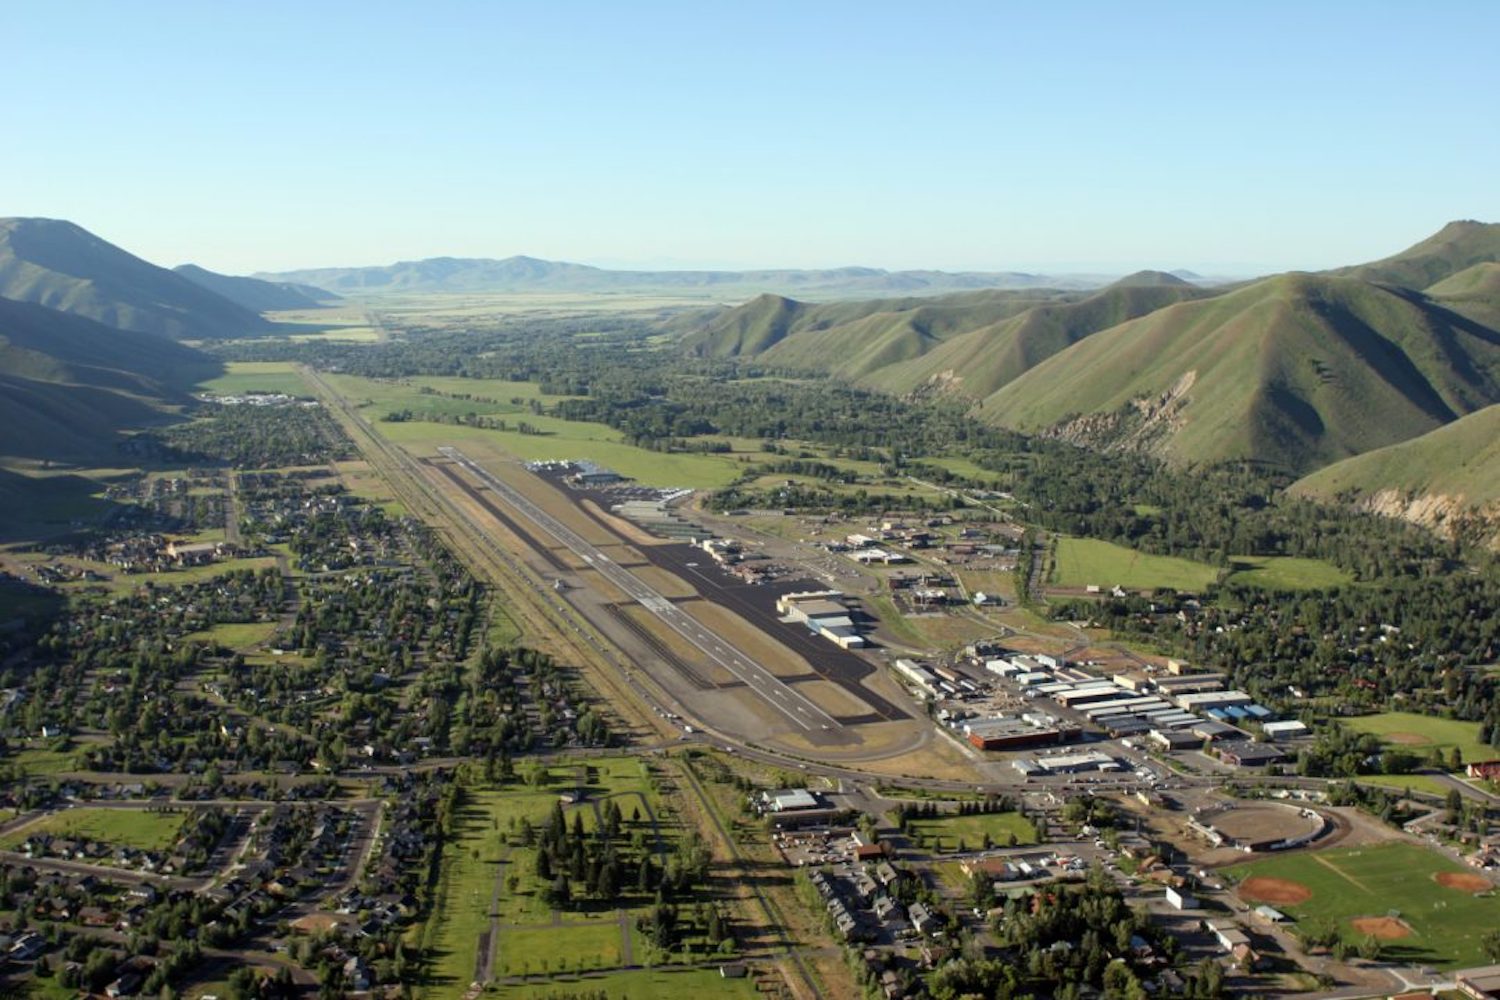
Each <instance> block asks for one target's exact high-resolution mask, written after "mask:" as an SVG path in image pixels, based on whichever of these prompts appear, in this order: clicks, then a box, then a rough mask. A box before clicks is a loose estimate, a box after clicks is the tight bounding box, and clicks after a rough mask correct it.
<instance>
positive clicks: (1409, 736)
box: [1381, 733, 1432, 747]
mask: <svg viewBox="0 0 1500 1000" xmlns="http://www.w3.org/2000/svg"><path fill="white" fill-rule="evenodd" d="M1381 738H1382V739H1384V740H1385V741H1386V742H1387V743H1400V744H1402V745H1403V746H1409V747H1419V746H1424V745H1426V744H1428V743H1431V742H1432V741H1431V740H1430V739H1428V738H1427V737H1425V736H1423V735H1422V734H1421V733H1386V734H1385V735H1384V736H1383V737H1381Z"/></svg>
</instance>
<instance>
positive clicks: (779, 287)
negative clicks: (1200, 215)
mask: <svg viewBox="0 0 1500 1000" xmlns="http://www.w3.org/2000/svg"><path fill="white" fill-rule="evenodd" d="M255 277H257V278H260V279H263V280H266V281H274V282H293V283H297V284H303V285H313V286H316V287H318V288H325V289H328V290H330V291H334V292H340V293H344V294H356V293H357V294H372V293H382V292H406V293H430V292H578V293H582V292H626V291H629V292H652V291H659V292H668V291H670V292H677V293H683V292H695V291H701V292H703V293H705V294H709V293H711V294H713V295H715V296H721V297H743V296H748V295H754V294H756V293H757V292H777V293H788V294H793V293H794V294H798V295H805V296H808V297H810V298H851V297H856V296H871V295H891V294H913V295H926V294H932V293H935V292H946V291H962V290H976V289H983V288H1093V287H1097V286H1098V285H1101V284H1103V283H1104V282H1105V281H1107V280H1108V279H1099V278H1096V277H1092V276H1086V275H1085V276H1079V275H1040V274H1026V273H1023V272H1019V271H1003V272H994V273H989V272H977V271H961V272H949V271H885V270H881V269H879V268H872V267H840V268H830V269H824V270H791V269H788V270H761V271H625V270H621V271H616V270H608V269H605V268H600V267H590V266H588V265H586V264H570V263H567V262H563V261H550V260H539V259H537V258H535V257H507V258H505V259H503V260H490V259H485V258H463V257H433V258H429V259H427V260H415V261H402V262H400V263H396V264H390V265H388V266H384V267H325V268H313V269H310V270H303V271H282V272H278V273H261V274H257V275H255Z"/></svg>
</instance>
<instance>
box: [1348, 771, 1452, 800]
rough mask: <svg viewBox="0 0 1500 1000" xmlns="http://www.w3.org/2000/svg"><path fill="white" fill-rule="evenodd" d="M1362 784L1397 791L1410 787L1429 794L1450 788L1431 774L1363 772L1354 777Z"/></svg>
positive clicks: (1415, 790)
mask: <svg viewBox="0 0 1500 1000" xmlns="http://www.w3.org/2000/svg"><path fill="white" fill-rule="evenodd" d="M1356 780H1357V781H1358V782H1359V783H1360V784H1362V785H1376V786H1378V787H1380V788H1394V789H1396V790H1397V791H1404V790H1406V789H1410V790H1411V791H1413V792H1426V793H1427V794H1429V795H1447V794H1448V791H1449V789H1450V788H1452V787H1453V786H1451V785H1449V784H1448V783H1447V782H1446V781H1443V780H1442V779H1440V778H1438V777H1436V776H1434V775H1431V774H1364V775H1360V777H1359V778H1357V779H1356Z"/></svg>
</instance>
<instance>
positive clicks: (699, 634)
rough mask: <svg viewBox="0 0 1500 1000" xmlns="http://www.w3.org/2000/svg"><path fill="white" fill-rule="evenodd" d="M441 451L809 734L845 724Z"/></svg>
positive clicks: (454, 454) (462, 458)
mask: <svg viewBox="0 0 1500 1000" xmlns="http://www.w3.org/2000/svg"><path fill="white" fill-rule="evenodd" d="M438 451H439V452H440V453H441V454H442V455H444V456H445V457H447V458H449V459H451V460H452V461H454V462H457V463H458V464H459V465H461V466H463V468H464V469H466V470H467V471H468V472H469V473H470V474H471V475H473V476H474V477H475V478H476V479H478V480H479V481H480V482H482V483H483V484H484V485H485V486H486V487H488V488H489V489H490V490H491V491H493V492H494V494H495V495H496V496H497V497H499V498H500V499H502V500H504V501H505V502H506V503H507V504H509V505H510V506H511V507H513V508H514V509H515V510H517V511H519V512H520V513H521V514H522V515H524V516H525V517H526V518H527V519H528V520H530V521H531V522H532V523H534V524H535V525H537V527H539V528H541V529H542V530H543V531H545V532H547V534H549V535H551V536H552V537H553V538H555V539H557V540H558V541H559V542H561V543H562V544H563V545H565V546H566V547H567V548H568V549H569V550H570V551H572V552H573V554H574V555H576V556H578V558H580V559H582V560H583V561H584V562H586V563H588V564H589V565H590V566H591V567H593V569H594V570H595V571H597V572H598V573H599V575H601V576H603V577H604V578H605V579H606V580H608V581H609V582H610V583H611V584H613V585H614V586H616V587H618V588H619V589H620V590H621V591H622V592H624V593H625V594H626V595H628V596H629V597H630V598H631V599H632V600H634V601H635V602H636V603H638V604H640V605H641V606H642V607H644V608H645V609H646V610H648V611H650V612H651V613H652V614H654V615H655V616H656V617H657V618H659V619H660V620H661V621H662V622H663V623H664V624H666V625H667V626H668V627H669V628H671V629H672V630H673V631H674V632H676V633H677V634H678V635H680V636H682V637H683V638H684V639H686V640H687V641H688V642H690V643H691V644H692V645H693V646H695V647H697V648H698V650H699V651H701V652H702V653H703V654H704V655H705V656H707V657H708V658H709V659H710V660H712V661H713V662H714V663H717V664H718V665H719V666H721V667H723V668H724V669H725V670H727V671H729V673H731V674H733V675H734V676H735V677H737V678H738V679H739V680H741V681H743V682H744V683H745V684H747V685H749V686H750V687H751V689H752V690H755V691H757V692H758V693H760V694H761V695H762V696H763V697H764V698H765V700H766V703H767V704H769V705H771V706H772V707H773V708H775V709H776V710H777V711H778V712H779V713H780V714H781V715H783V716H785V717H786V718H787V719H789V720H790V721H791V722H792V723H793V724H795V725H796V726H798V727H799V728H801V729H802V730H804V731H807V732H818V731H826V732H830V733H832V732H835V731H837V730H838V729H840V728H842V727H841V725H840V723H839V721H838V720H837V719H835V718H834V717H833V716H831V715H829V714H828V713H827V712H825V711H824V710H823V709H822V708H821V707H820V706H819V705H818V704H817V703H816V702H814V701H813V700H812V699H810V698H808V697H807V696H806V695H803V694H802V693H801V692H799V691H797V690H796V688H794V687H792V686H791V685H788V684H786V683H784V682H783V681H782V680H781V679H780V678H778V677H777V676H776V675H775V674H773V673H771V672H770V671H769V670H766V669H765V668H764V667H762V666H761V665H760V664H758V663H756V662H755V661H754V660H752V659H751V658H750V657H748V656H746V655H745V654H744V653H742V652H740V651H739V650H738V649H736V648H734V646H733V645H732V644H730V643H729V642H728V641H727V640H725V639H723V638H721V637H720V636H718V635H716V634H715V633H714V632H713V631H711V630H710V629H709V627H708V626H706V625H704V624H703V623H701V622H699V621H698V620H697V619H696V618H693V617H692V616H691V615H689V614H687V613H686V612H685V611H682V610H681V609H680V608H678V607H677V606H676V605H675V604H673V603H672V602H671V601H669V600H668V599H667V598H665V597H663V596H662V595H661V594H660V593H658V592H657V591H656V590H654V589H653V588H651V587H650V586H648V585H647V584H646V583H645V582H643V581H642V580H641V579H640V578H639V577H637V576H636V575H635V574H634V573H632V572H631V571H630V570H628V569H626V568H624V567H623V566H620V565H619V564H617V563H616V562H614V560H612V559H610V558H609V556H608V555H606V554H605V553H604V552H603V551H602V550H600V549H599V548H598V547H597V546H595V545H594V544H593V543H592V542H590V541H588V540H587V539H586V538H584V537H583V536H582V535H579V534H578V533H577V532H575V531H574V530H573V529H571V528H569V527H568V526H567V525H565V524H563V523H562V522H561V521H559V520H557V518H555V517H553V516H552V515H551V514H549V513H547V512H546V511H545V510H543V509H542V508H541V507H540V506H538V505H537V504H535V503H533V502H532V501H531V500H530V499H528V498H527V497H525V496H523V495H522V494H521V493H520V492H519V491H517V490H515V489H513V488H512V487H511V486H509V485H508V484H506V483H504V482H502V481H501V480H500V479H499V478H498V477H496V476H495V475H493V474H492V473H490V472H489V471H487V470H486V469H484V468H482V467H481V466H479V465H478V464H477V463H476V462H474V461H473V460H472V459H470V458H469V457H468V456H466V455H464V453H463V452H461V451H459V450H458V449H456V448H449V447H441V448H439V449H438Z"/></svg>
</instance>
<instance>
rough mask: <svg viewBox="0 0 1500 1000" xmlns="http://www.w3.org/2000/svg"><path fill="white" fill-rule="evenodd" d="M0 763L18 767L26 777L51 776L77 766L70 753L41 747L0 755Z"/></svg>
mask: <svg viewBox="0 0 1500 1000" xmlns="http://www.w3.org/2000/svg"><path fill="white" fill-rule="evenodd" d="M0 763H5V764H9V765H12V766H14V767H16V768H18V769H19V770H20V771H21V773H22V774H24V775H26V776H27V777H28V778H46V777H51V776H52V775H54V774H62V773H63V772H64V771H71V770H73V769H74V768H76V767H77V766H78V765H77V763H76V762H75V761H74V760H73V755H72V754H71V753H68V752H66V751H58V750H43V749H36V750H20V751H17V752H16V753H13V754H11V755H9V756H7V757H0Z"/></svg>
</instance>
